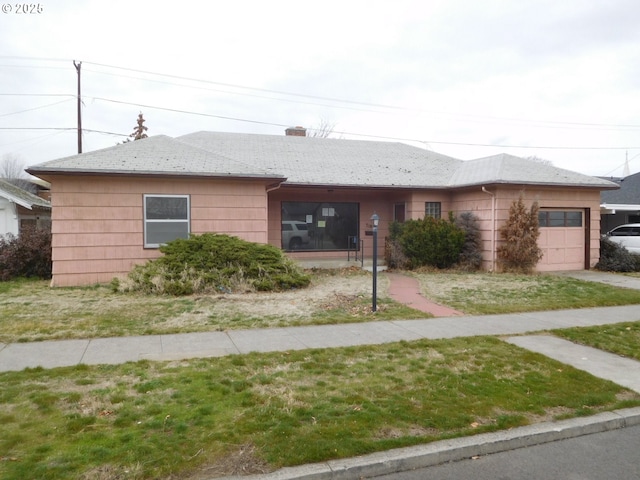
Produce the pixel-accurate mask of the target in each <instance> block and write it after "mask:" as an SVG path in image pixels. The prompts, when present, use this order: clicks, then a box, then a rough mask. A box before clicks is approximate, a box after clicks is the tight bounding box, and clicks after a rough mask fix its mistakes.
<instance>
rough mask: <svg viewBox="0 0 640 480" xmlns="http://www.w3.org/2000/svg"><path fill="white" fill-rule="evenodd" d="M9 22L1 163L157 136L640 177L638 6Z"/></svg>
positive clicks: (487, 1) (330, 2) (63, 8)
mask: <svg viewBox="0 0 640 480" xmlns="http://www.w3.org/2000/svg"><path fill="white" fill-rule="evenodd" d="M21 5H23V4H16V3H3V4H2V13H0V94H1V95H0V101H1V103H0V105H1V106H0V158H2V157H4V156H6V155H9V156H17V157H19V158H20V159H21V160H22V161H24V163H25V165H34V164H37V163H41V162H44V161H47V160H52V159H56V158H60V157H65V156H69V155H74V154H76V153H77V132H76V130H75V128H76V126H77V105H76V91H77V72H76V69H75V67H74V64H73V61H74V60H75V61H76V62H82V67H81V72H82V100H83V105H82V126H83V129H85V131H84V133H83V137H82V140H83V150H84V151H85V152H86V151H91V150H96V149H99V148H104V147H109V146H113V145H115V144H117V143H119V142H122V141H123V140H125V138H126V137H127V135H129V134H130V133H131V132H132V131H133V130H134V126H135V124H136V118H137V116H138V114H139V113H140V112H142V113H143V114H144V117H145V119H146V120H147V121H146V124H145V125H146V126H147V127H148V128H149V130H148V132H147V133H148V134H149V135H150V136H151V135H161V134H162V135H169V136H179V135H183V134H186V133H190V132H195V131H200V130H210V131H222V132H244V133H264V134H273V135H284V129H285V128H286V127H288V126H295V125H302V126H305V127H317V126H319V125H320V124H321V123H322V122H328V123H331V124H334V125H335V127H334V136H335V137H342V138H346V139H364V140H376V141H401V142H405V143H409V144H412V145H415V146H419V147H420V148H428V149H431V150H434V151H436V152H439V153H442V154H445V155H450V156H453V157H456V158H460V159H463V160H468V159H473V158H481V157H485V156H489V155H493V154H496V153H502V152H504V153H510V154H513V155H519V156H523V157H530V156H535V157H539V158H542V159H546V160H549V161H551V162H552V163H553V165H555V166H557V167H561V168H566V169H569V170H574V171H577V172H581V173H586V174H589V175H613V176H621V175H622V174H623V168H624V164H625V159H626V158H628V159H629V166H630V171H631V173H635V172H638V171H640V2H639V1H638V0H561V1H559V0H482V1H480V0H443V1H437V0H416V1H413V0H386V1H375V0H339V1H335V0H324V1H322V2H310V1H306V2H300V1H281V0H268V1H266V0H233V1H229V0H227V1H220V0H209V1H196V0H182V1H181V2H177V1H172V2H169V1H164V0H156V1H146V2H145V1H137V2H131V1H120V0H109V1H106V0H103V1H88V0H74V1H69V0H55V1H54V0H44V1H42V2H41V3H39V4H31V5H38V6H39V7H40V8H39V10H41V12H40V13H38V12H37V10H38V9H37V8H36V9H34V12H32V13H31V12H30V13H24V12H18V11H16V10H17V8H18V7H19V6H21Z"/></svg>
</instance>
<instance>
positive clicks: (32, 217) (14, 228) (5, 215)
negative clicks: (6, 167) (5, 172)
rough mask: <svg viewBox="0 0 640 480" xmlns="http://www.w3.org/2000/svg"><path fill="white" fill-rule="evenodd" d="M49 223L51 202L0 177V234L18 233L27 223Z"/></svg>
mask: <svg viewBox="0 0 640 480" xmlns="http://www.w3.org/2000/svg"><path fill="white" fill-rule="evenodd" d="M50 223H51V203H50V202H49V201H47V200H45V199H44V198H41V197H39V196H38V195H35V194H33V193H31V192H27V191H26V190H23V189H22V188H20V187H17V186H15V185H13V184H12V183H10V182H8V181H6V180H2V179H0V236H3V235H7V234H9V233H10V234H12V235H19V234H20V232H21V231H22V229H23V228H25V227H26V226H28V225H33V226H39V227H41V226H46V225H48V224H50Z"/></svg>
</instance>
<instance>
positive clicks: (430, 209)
mask: <svg viewBox="0 0 640 480" xmlns="http://www.w3.org/2000/svg"><path fill="white" fill-rule="evenodd" d="M424 216H425V217H431V218H435V219H436V220H437V219H439V218H440V217H441V216H442V204H441V203H440V202H425V204H424Z"/></svg>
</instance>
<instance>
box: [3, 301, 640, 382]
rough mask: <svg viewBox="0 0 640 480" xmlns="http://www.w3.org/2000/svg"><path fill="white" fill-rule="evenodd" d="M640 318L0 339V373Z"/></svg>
mask: <svg viewBox="0 0 640 480" xmlns="http://www.w3.org/2000/svg"><path fill="white" fill-rule="evenodd" d="M639 319H640V305H628V306H622V307H605V308H588V309H581V310H556V311H546V312H530V313H518V314H509V315H483V316H463V317H444V318H430V319H421V320H393V321H383V322H366V323H347V324H339V325H313V326H305V327H286V328H272V329H258V330H229V331H226V332H204V333H184V334H172V335H148V336H139V337H113V338H97V339H85V340H61V341H45V342H33V343H12V344H2V343H0V371H12V370H22V369H24V368H27V367H44V368H54V367H62V366H71V365H78V364H81V363H84V364H88V365H95V364H118V363H124V362H130V361H138V360H145V359H146V360H159V361H162V360H179V359H187V358H195V357H219V356H223V355H231V354H244V353H249V352H273V351H283V350H302V349H308V348H335V347H345V346H351V345H373V344H382V343H389V342H397V341H400V340H418V339H422V338H426V339H438V338H453V337H465V336H466V337H468V336H475V335H501V336H503V335H504V336H508V335H517V334H523V333H529V332H536V331H542V330H550V329H555V328H567V327H574V326H590V325H605V324H610V323H619V322H624V321H635V320H639Z"/></svg>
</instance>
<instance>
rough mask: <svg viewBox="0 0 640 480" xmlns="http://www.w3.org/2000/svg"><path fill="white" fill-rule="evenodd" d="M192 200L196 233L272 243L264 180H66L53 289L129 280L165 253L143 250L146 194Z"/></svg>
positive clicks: (60, 186)
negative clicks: (137, 269) (138, 266)
mask: <svg viewBox="0 0 640 480" xmlns="http://www.w3.org/2000/svg"><path fill="white" fill-rule="evenodd" d="M144 194H159V195H189V196H190V201H191V232H192V233H205V232H224V233H229V234H232V235H236V236H238V237H240V238H243V239H245V240H249V241H253V242H261V243H266V242H267V221H266V213H267V193H266V185H265V182H264V181H240V180H236V181H234V180H224V181H221V180H214V179H194V178H155V179H154V178H148V177H115V176H114V177H92V176H59V177H56V178H55V181H54V182H52V206H53V214H52V220H53V223H52V233H53V240H52V242H53V280H52V285H55V286H67V285H88V284H94V283H103V282H109V281H110V280H111V279H112V278H114V277H117V276H123V275H126V274H127V273H128V272H129V271H130V270H131V268H132V267H133V266H134V265H136V264H139V263H143V262H144V261H146V260H148V259H151V258H155V257H157V256H159V255H160V252H159V251H158V250H157V249H151V248H144V246H143V231H144V225H143V195H144Z"/></svg>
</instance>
